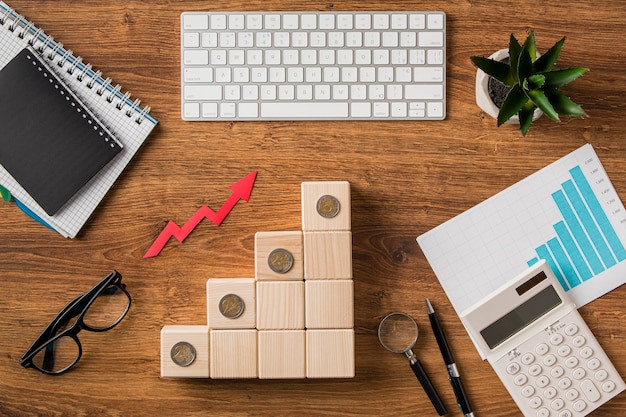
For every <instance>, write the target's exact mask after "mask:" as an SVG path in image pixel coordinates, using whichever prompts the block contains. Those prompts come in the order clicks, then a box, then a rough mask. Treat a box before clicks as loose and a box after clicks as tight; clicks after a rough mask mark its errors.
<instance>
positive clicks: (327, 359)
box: [306, 329, 355, 378]
mask: <svg viewBox="0 0 626 417" xmlns="http://www.w3.org/2000/svg"><path fill="white" fill-rule="evenodd" d="M354 370H355V358H354V330H352V329H332V330H307V332H306V376H307V378H354V374H355V371H354Z"/></svg>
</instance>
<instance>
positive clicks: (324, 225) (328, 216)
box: [301, 181, 352, 230]
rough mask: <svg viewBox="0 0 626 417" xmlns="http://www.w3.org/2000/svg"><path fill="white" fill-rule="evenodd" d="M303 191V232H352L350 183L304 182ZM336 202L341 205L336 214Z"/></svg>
mask: <svg viewBox="0 0 626 417" xmlns="http://www.w3.org/2000/svg"><path fill="white" fill-rule="evenodd" d="M301 190H302V230H351V228H352V226H351V222H352V220H351V207H350V204H351V203H350V183H349V182H348V181H328V182H303V183H302V187H301ZM326 196H330V198H326ZM322 197H325V198H322ZM336 202H338V203H339V204H338V206H339V207H338V208H339V211H337V212H336V214H335V211H336V206H337V204H336ZM318 204H319V207H320V210H319V211H318ZM320 212H322V213H324V214H325V216H323V215H321V214H320Z"/></svg>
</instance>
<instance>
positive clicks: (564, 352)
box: [557, 345, 572, 356]
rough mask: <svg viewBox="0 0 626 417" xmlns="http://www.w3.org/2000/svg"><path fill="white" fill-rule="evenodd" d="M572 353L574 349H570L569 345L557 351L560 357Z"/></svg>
mask: <svg viewBox="0 0 626 417" xmlns="http://www.w3.org/2000/svg"><path fill="white" fill-rule="evenodd" d="M571 352H572V348H570V347H569V345H563V346H561V347H560V348H559V350H557V353H558V354H559V356H567V355H569V354H570V353H571Z"/></svg>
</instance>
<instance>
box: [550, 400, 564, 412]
mask: <svg viewBox="0 0 626 417" xmlns="http://www.w3.org/2000/svg"><path fill="white" fill-rule="evenodd" d="M550 407H552V409H553V410H556V411H559V410H560V409H561V408H563V407H565V401H563V400H562V399H560V398H557V399H556V400H554V401H552V403H551V404H550Z"/></svg>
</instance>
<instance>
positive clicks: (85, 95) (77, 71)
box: [0, 1, 157, 238]
mask: <svg viewBox="0 0 626 417" xmlns="http://www.w3.org/2000/svg"><path fill="white" fill-rule="evenodd" d="M28 46H30V47H32V48H33V49H34V50H35V51H36V53H37V54H39V56H40V57H41V58H42V60H44V61H46V62H47V63H48V65H49V66H50V68H52V69H53V71H54V72H55V73H56V75H57V76H58V77H59V78H60V79H61V80H62V81H63V82H64V83H65V85H66V86H67V87H68V88H69V89H70V90H71V91H72V92H73V93H74V94H75V95H76V96H77V97H78V98H79V99H80V100H81V101H82V102H83V103H84V104H85V106H86V107H87V108H88V109H90V110H91V112H92V113H93V114H94V115H95V117H96V118H98V119H99V120H100V122H101V123H102V124H103V125H104V126H106V127H107V128H108V129H109V131H110V132H111V133H112V134H113V136H115V137H116V138H117V139H118V140H119V142H120V143H121V144H122V145H123V149H122V150H121V151H120V153H119V154H118V155H117V156H116V157H115V158H114V159H113V160H112V161H111V163H109V164H108V165H106V166H105V167H104V168H103V169H102V170H100V171H99V172H98V173H97V174H96V175H95V176H94V177H93V178H92V179H91V180H90V181H89V182H88V183H87V184H86V185H85V186H84V187H83V188H82V189H81V190H80V191H79V192H78V193H76V194H75V195H74V196H73V197H72V198H71V199H70V200H69V201H68V202H67V203H66V204H65V205H64V206H63V207H62V208H61V209H60V210H59V211H57V212H56V213H55V214H54V216H50V215H48V214H47V213H46V212H45V210H43V208H42V207H41V206H40V205H39V204H37V202H36V201H35V200H34V199H33V198H32V197H31V196H30V195H29V193H28V192H26V190H25V189H24V188H23V187H21V186H20V184H19V183H18V181H16V180H15V178H13V177H12V176H11V175H10V174H9V172H8V171H7V170H6V169H5V168H4V167H3V166H0V184H2V185H3V186H4V187H5V188H7V189H8V190H9V191H10V192H11V194H12V195H13V196H14V197H15V198H16V199H18V200H19V201H20V202H21V203H22V204H23V205H25V206H26V207H28V208H29V209H30V210H31V211H32V212H33V213H34V214H35V215H37V216H38V217H40V218H41V219H42V220H43V221H45V222H46V223H48V224H49V225H50V226H51V227H52V228H54V229H55V230H56V231H58V232H59V233H60V234H62V235H63V236H65V237H71V238H73V237H75V236H76V235H77V234H78V232H79V231H80V229H81V228H82V227H83V225H84V224H85V222H86V221H87V220H88V218H89V217H90V216H91V214H92V213H93V211H94V210H95V209H96V207H97V206H98V204H100V201H102V199H103V198H104V196H105V195H106V193H107V192H108V190H109V189H110V188H111V186H112V185H113V183H114V182H115V181H116V180H117V178H118V177H119V176H120V174H121V173H122V171H123V170H124V168H125V167H126V166H127V165H128V163H129V162H130V160H131V159H132V157H133V156H134V155H135V153H136V152H137V150H138V149H139V147H140V146H141V145H142V144H143V142H144V141H145V139H146V138H147V137H148V135H149V134H150V132H151V131H152V129H153V128H154V127H155V126H156V124H157V120H156V119H155V118H154V117H152V116H151V115H150V108H149V107H145V108H141V107H140V105H139V100H135V101H132V100H131V98H130V94H129V93H126V94H124V93H122V92H121V88H120V87H119V86H115V87H114V86H113V84H111V80H110V79H104V78H103V77H102V75H101V73H100V72H99V71H94V70H92V68H91V65H88V64H85V63H83V62H82V60H81V59H80V57H76V56H74V55H73V54H72V53H71V51H69V50H66V49H64V48H63V46H62V45H61V44H60V43H57V42H55V41H54V40H53V39H52V38H51V37H49V36H47V35H46V34H45V33H44V32H43V30H41V29H39V28H37V27H36V26H35V25H34V24H33V23H32V22H29V21H28V20H27V19H26V18H25V17H24V16H22V15H20V14H19V13H17V12H16V11H14V10H13V9H12V8H11V7H9V6H8V5H7V4H6V3H5V2H3V1H0V71H1V70H2V68H4V67H5V66H6V65H7V64H8V63H9V62H10V61H11V60H12V59H13V58H14V57H15V56H17V55H18V54H19V53H20V52H21V51H22V50H24V49H25V48H27V47H28ZM33 111H36V109H33Z"/></svg>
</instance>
